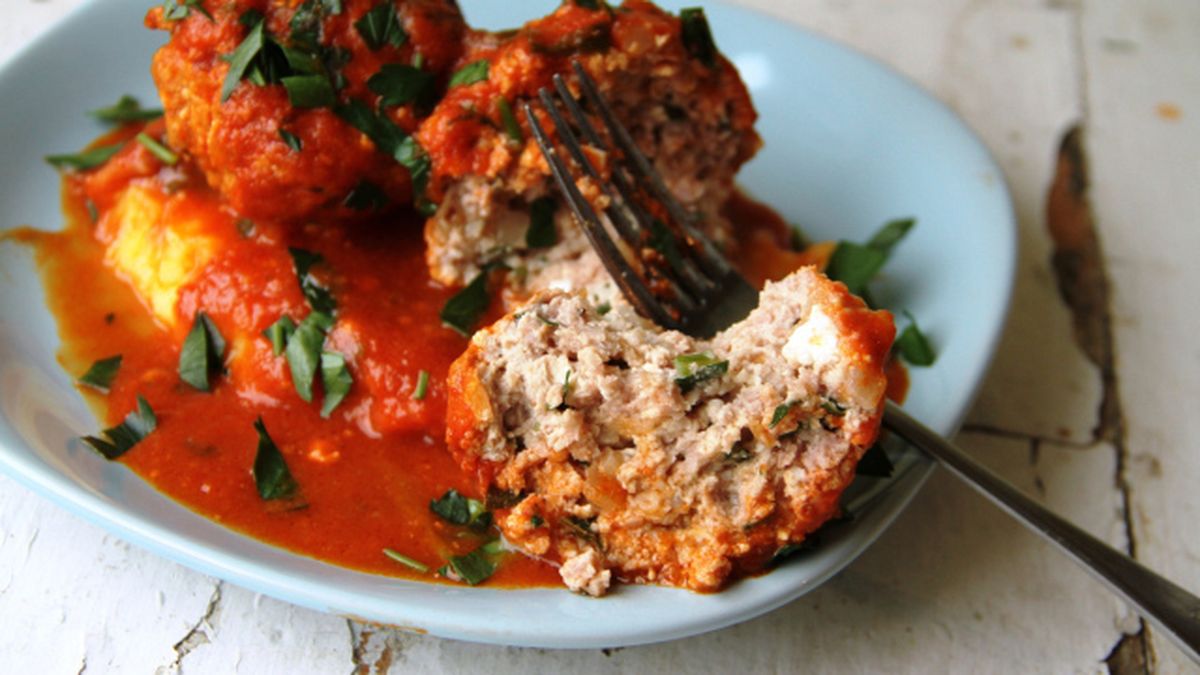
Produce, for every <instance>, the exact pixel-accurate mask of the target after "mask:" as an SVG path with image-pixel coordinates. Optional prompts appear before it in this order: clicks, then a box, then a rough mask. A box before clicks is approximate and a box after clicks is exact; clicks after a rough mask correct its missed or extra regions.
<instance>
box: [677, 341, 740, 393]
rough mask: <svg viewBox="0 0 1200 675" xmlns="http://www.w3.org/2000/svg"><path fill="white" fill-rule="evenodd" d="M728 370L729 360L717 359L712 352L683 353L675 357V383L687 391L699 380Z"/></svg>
mask: <svg viewBox="0 0 1200 675" xmlns="http://www.w3.org/2000/svg"><path fill="white" fill-rule="evenodd" d="M728 371H729V361H727V360H726V361H718V360H717V357H716V356H714V355H713V353H712V352H707V351H706V352H698V353H695V354H683V355H682V356H676V357H675V374H676V375H677V376H678V377H676V378H675V384H677V385H679V389H680V390H681V391H682V392H683V393H685V394H686V393H688V392H689V391H691V390H692V389H695V388H696V385H698V384H700V383H701V382H706V381H708V380H711V379H713V378H717V377H720V376H722V375H724V374H725V373H727V372H728Z"/></svg>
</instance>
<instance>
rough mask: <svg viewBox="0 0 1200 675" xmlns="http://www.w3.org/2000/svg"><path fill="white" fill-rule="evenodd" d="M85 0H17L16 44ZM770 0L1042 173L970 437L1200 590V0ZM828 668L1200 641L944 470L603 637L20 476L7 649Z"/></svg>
mask: <svg viewBox="0 0 1200 675" xmlns="http://www.w3.org/2000/svg"><path fill="white" fill-rule="evenodd" d="M101 1H103V0H101ZM79 2H80V0H6V2H5V5H4V19H3V21H0V61H2V60H4V59H7V58H8V57H9V56H10V55H12V54H13V53H15V52H16V50H18V49H19V48H20V47H21V46H23V45H24V44H26V43H27V42H28V41H29V40H31V39H33V38H34V37H36V36H37V35H38V34H39V33H40V32H41V31H43V30H45V29H46V28H47V27H48V26H49V25H51V24H52V23H53V22H54V21H55V20H56V19H57V18H59V17H61V16H63V15H64V14H65V13H66V12H68V11H69V10H70V9H71V8H72V7H74V6H76V5H77V4H79ZM147 4H148V5H149V4H150V2H149V0H147ZM748 4H753V5H757V6H758V7H759V8H761V9H762V10H764V11H767V12H770V13H773V14H776V15H778V16H779V17H780V18H782V19H784V20H788V21H793V22H796V23H798V24H800V25H803V26H806V27H808V28H811V29H813V30H816V31H818V32H821V33H825V34H828V35H830V36H833V37H835V38H837V39H838V40H841V41H843V42H846V43H849V44H851V45H853V46H855V47H857V48H859V49H861V50H863V51H865V52H867V53H869V54H872V55H874V56H876V57H878V58H879V59H880V60H882V61H884V62H886V63H888V64H890V65H891V66H893V67H894V68H896V69H898V70H900V71H901V72H903V73H905V74H907V75H909V76H911V77H912V78H914V79H915V80H917V81H918V82H920V83H921V84H923V85H924V86H925V87H927V88H928V89H929V90H931V91H933V92H934V93H935V94H936V95H937V96H939V97H940V98H942V99H943V100H945V101H946V102H948V103H949V104H950V105H951V106H952V107H953V108H954V109H956V110H957V111H958V112H959V113H961V114H962V116H963V117H964V118H965V119H966V120H967V122H968V123H969V124H970V125H971V126H972V127H974V128H975V129H976V130H977V131H978V132H979V134H980V135H981V136H982V137H983V139H984V141H985V142H986V143H987V144H988V145H989V146H990V147H991V149H992V150H993V152H994V153H995V154H996V156H997V158H998V160H999V161H1000V164H1001V166H1002V167H1003V168H1004V171H1005V174H1006V177H1007V179H1008V182H1009V185H1010V186H1011V189H1012V192H1013V195H1014V198H1015V200H1016V207H1017V213H1018V215H1019V218H1020V226H1021V236H1020V244H1021V256H1020V271H1019V280H1018V284H1017V291H1016V298H1015V304H1014V308H1013V314H1012V317H1011V319H1010V321H1009V325H1008V330H1007V332H1006V335H1005V338H1004V340H1003V344H1002V346H1001V348H1000V353H999V356H998V357H997V359H996V362H995V365H994V367H993V369H992V372H991V375H990V376H989V377H988V380H987V384H986V386H985V388H984V390H983V392H982V394H981V396H980V398H979V401H978V404H977V405H976V406H975V410H974V412H973V414H972V415H971V417H970V420H969V422H968V424H967V426H966V427H965V429H964V430H963V432H962V433H961V435H960V436H959V441H960V442H961V444H962V445H964V446H966V447H967V448H969V449H971V450H972V451H973V453H974V454H975V455H976V456H977V457H979V458H980V459H982V460H983V461H985V462H986V463H987V464H988V465H990V466H992V467H993V468H994V469H996V470H997V471H999V472H1000V473H1002V474H1003V475H1005V476H1007V477H1008V478H1009V479H1011V480H1012V481H1014V482H1016V483H1017V484H1018V485H1019V486H1021V487H1023V488H1024V489H1025V490H1027V491H1028V492H1029V493H1031V494H1034V495H1036V496H1038V497H1039V498H1041V499H1043V500H1044V501H1045V502H1046V503H1047V504H1049V505H1050V506H1051V507H1052V508H1054V509H1056V510H1058V511H1059V512H1061V513H1063V514H1065V515H1066V516H1068V517H1069V518H1072V519H1073V520H1075V521H1076V522H1077V523H1079V524H1080V525H1082V526H1084V527H1085V528H1087V529H1089V530H1090V531H1092V532H1093V533H1095V534H1097V535H1098V536H1100V537H1102V538H1104V539H1107V540H1108V541H1109V542H1111V543H1112V544H1114V545H1116V546H1119V547H1123V548H1126V549H1129V550H1131V551H1133V553H1134V554H1135V555H1136V557H1137V558H1138V559H1140V560H1142V561H1144V562H1145V563H1146V564H1148V565H1149V566H1150V567H1153V568H1155V569H1157V570H1159V571H1161V572H1163V573H1165V574H1166V575H1167V576H1169V577H1171V578H1173V579H1175V580H1176V581H1177V582H1179V583H1181V584H1182V585H1183V586H1185V587H1188V588H1190V589H1191V590H1193V591H1200V536H1198V535H1197V533H1196V523H1197V522H1198V521H1200V490H1198V489H1197V485H1198V484H1200V453H1197V452H1196V450H1195V448H1196V447H1197V445H1198V444H1200V441H1197V440H1195V439H1197V438H1200V414H1197V412H1196V410H1195V409H1194V408H1193V407H1192V406H1194V405H1196V402H1197V399H1198V398H1200V346H1197V344H1198V343H1197V340H1196V335H1198V334H1200V313H1197V312H1194V311H1193V309H1194V303H1195V302H1196V301H1195V299H1194V298H1195V297H1196V291H1197V290H1200V268H1198V267H1197V265H1196V263H1195V258H1196V256H1197V254H1200V4H1198V3H1196V2H1194V1H1192V0H1175V1H1172V0H908V1H907V2H889V1H886V0H777V1H774V2H772V1H771V0H752V1H751V2H749V3H748ZM963 226H964V227H970V223H963ZM1168 430H1170V431H1168ZM802 669H803V670H805V671H811V672H892V673H901V672H918V673H923V672H997V673H1013V672H1020V673H1033V672H1046V673H1065V672H1103V671H1105V670H1106V669H1107V670H1109V671H1112V672H1118V673H1141V672H1163V673H1174V672H1187V671H1193V670H1195V669H1196V668H1195V666H1193V665H1191V664H1189V663H1188V662H1187V661H1186V660H1185V658H1184V657H1183V656H1182V655H1181V653H1180V652H1179V651H1177V650H1176V649H1175V648H1174V647H1172V646H1171V645H1170V644H1168V643H1167V642H1166V641H1165V640H1163V639H1162V638H1161V636H1159V635H1157V634H1156V633H1155V632H1154V630H1153V629H1151V628H1149V627H1147V626H1146V625H1145V624H1143V623H1142V622H1141V621H1140V620H1139V619H1138V617H1137V616H1136V615H1134V614H1132V613H1131V612H1130V611H1129V610H1128V609H1126V608H1125V607H1124V606H1123V605H1122V604H1121V603H1120V602H1118V601H1117V600H1115V599H1114V598H1113V597H1112V596H1111V595H1109V594H1108V592H1107V591H1105V590H1104V589H1103V588H1102V587H1101V586H1100V585H1099V584H1098V583H1096V582H1093V581H1091V580H1090V579H1089V578H1088V577H1087V576H1086V575H1085V574H1083V573H1082V572H1081V571H1080V570H1078V569H1077V568H1076V567H1075V566H1074V565H1072V564H1071V563H1070V562H1067V561H1066V560H1065V559H1064V558H1063V557H1061V556H1060V555H1059V554H1058V553H1056V552H1054V551H1053V550H1051V549H1050V547H1049V546H1048V545H1047V544H1044V543H1042V542H1041V541H1040V540H1038V539H1037V538H1035V537H1034V536H1033V535H1031V534H1028V533H1027V532H1025V531H1024V530H1023V529H1022V528H1021V527H1020V526H1018V525H1016V524H1014V523H1013V522H1011V521H1010V520H1009V519H1008V518H1007V517H1006V516H1004V515H1002V514H1001V513H999V512H998V511H997V510H996V509H994V508H993V507H991V506H990V505H988V504H987V503H985V502H984V501H983V500H982V499H981V498H979V497H977V496H976V495H975V494H973V493H972V492H970V491H969V490H968V489H967V488H965V487H963V486H961V485H959V484H958V483H957V482H956V481H955V480H954V479H952V478H950V477H949V476H947V475H945V474H942V473H939V474H937V475H935V477H934V478H933V479H932V480H931V481H930V482H929V483H928V484H927V485H926V487H925V488H924V489H923V490H922V492H921V494H920V495H919V496H918V497H917V499H916V500H915V501H914V503H913V504H912V506H911V507H910V508H909V509H908V510H907V511H906V512H905V513H904V515H903V516H901V518H900V519H899V521H898V522H897V523H896V524H895V526H894V527H892V528H891V530H889V531H888V532H887V533H886V534H885V535H884V536H883V538H882V539H881V540H880V541H879V542H878V543H877V544H875V545H874V546H873V547H872V548H871V549H870V550H869V551H867V553H866V554H865V555H863V556H862V558H861V559H859V560H858V561H857V562H855V563H854V564H853V565H851V566H850V567H849V568H848V569H847V570H845V571H844V572H843V573H842V574H841V575H839V576H838V577H837V578H836V579H835V580H833V581H832V582H830V583H828V584H826V585H824V586H823V587H821V588H820V589H818V590H817V591H815V592H813V593H811V594H809V595H807V596H805V597H803V598H801V599H800V600H798V601H796V602H794V603H792V604H791V605H789V606H787V607H785V608H783V609H781V610H778V611H775V612H772V613H771V614H768V615H766V616H764V617H761V618H759V619H757V620H754V621H750V622H748V623H745V624H743V625H740V626H737V627H734V628H731V629H727V630H724V631H720V632H717V633H712V634H708V635H703V636H700V637H696V638H692V639H688V640H681V641H677V642H672V643H668V644H662V645H655V646H649V647H638V648H629V649H616V650H605V651H586V652H553V651H543V650H531V649H504V648H496V647H486V646H480V645H472V644H463V643H457V642H451V641H444V640H438V639H434V638H426V637H419V636H414V635H408V634H401V633H395V632H391V631H387V630H377V629H375V628H372V627H369V626H364V625H360V624H357V623H355V622H352V621H347V620H346V619H343V618H341V617H337V616H331V615H325V614H319V613H315V612H312V611H308V610H304V609H300V608H297V607H293V606H290V605H287V604H284V603H281V602H277V601H275V600H272V599H270V598H264V597H260V596H257V595H255V594H253V593H250V592H248V591H245V590H242V589H240V588H237V587H235V586H231V585H229V584H225V583H222V582H220V581H217V580H215V579H210V578H208V577H205V576H203V575H200V574H197V573H195V572H192V571H191V570H188V569H185V568H183V567H180V566H178V565H176V564H174V563H171V562H167V561H165V560H162V559H160V558H157V557H155V556H153V555H151V554H149V553H146V552H144V551H142V550H139V549H136V548H133V547H131V546H129V545H128V544H126V543H124V542H122V541H120V540H118V539H116V538H114V537H112V536H110V535H108V534H106V533H105V532H104V531H102V530H99V529H97V528H96V527H93V526H91V525H89V524H86V523H83V522H81V521H80V520H78V519H76V518H75V517H73V516H70V515H67V514H66V513H65V512H63V511H61V510H60V509H59V508H57V507H55V506H53V505H51V504H50V503H48V502H46V501H44V500H43V499H41V498H40V497H37V496H35V495H33V494H30V493H29V492H27V491H26V490H25V489H23V488H21V487H18V486H17V485H15V484H14V483H13V482H12V481H10V480H8V479H7V478H0V672H5V673H18V672H20V673H76V672H84V671H89V672H117V671H121V672H135V673H153V672H163V673H170V672H214V673H224V672H234V671H238V672H246V673H256V674H257V673H274V672H279V673H307V672H320V673H325V672H345V671H349V670H356V671H361V672H389V671H390V672H443V671H449V672H468V671H476V670H486V671H487V672H491V673H503V672H580V673H583V672H597V673H598V672H632V673H643V672H690V671H697V672H719V673H729V672H779V671H782V672H789V671H797V670H802Z"/></svg>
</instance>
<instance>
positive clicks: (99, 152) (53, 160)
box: [46, 143, 123, 171]
mask: <svg viewBox="0 0 1200 675" xmlns="http://www.w3.org/2000/svg"><path fill="white" fill-rule="evenodd" d="M122 146H123V144H121V143H117V144H116V145H102V146H100V147H98V148H92V149H91V150H84V151H83V152H79V153H75V154H73V155H47V156H46V161H47V162H48V163H49V164H50V165H51V166H53V167H54V168H56V169H74V170H76V171H86V170H88V169H94V168H96V167H98V166H100V165H101V164H104V163H105V162H107V161H108V160H109V159H111V158H112V156H113V155H115V154H117V151H118V150H120V149H121V148H122Z"/></svg>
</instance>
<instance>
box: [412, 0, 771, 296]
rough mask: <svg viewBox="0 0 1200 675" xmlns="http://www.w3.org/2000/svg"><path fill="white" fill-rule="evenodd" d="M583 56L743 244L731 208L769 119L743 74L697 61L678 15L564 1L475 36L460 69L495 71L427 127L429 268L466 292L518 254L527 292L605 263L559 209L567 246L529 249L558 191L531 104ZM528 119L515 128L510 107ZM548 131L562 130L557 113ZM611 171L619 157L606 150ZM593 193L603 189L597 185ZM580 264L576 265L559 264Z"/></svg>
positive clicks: (686, 196) (644, 5)
mask: <svg viewBox="0 0 1200 675" xmlns="http://www.w3.org/2000/svg"><path fill="white" fill-rule="evenodd" d="M571 60H578V61H579V62H580V63H581V64H582V65H583V67H584V68H585V69H586V70H587V72H588V73H589V74H590V75H591V76H592V78H593V79H595V80H596V81H597V83H598V85H599V87H600V89H601V92H602V94H603V95H604V96H605V97H606V98H607V99H608V100H609V102H610V103H611V104H612V106H613V107H614V109H615V110H616V112H617V116H618V117H619V118H620V120H621V121H622V123H623V124H624V125H625V126H626V127H627V128H628V129H629V130H630V132H631V133H632V135H633V137H634V139H635V141H636V142H637V144H638V146H639V147H640V148H641V149H642V150H643V151H644V152H645V153H646V154H647V155H648V156H649V157H650V159H651V160H652V161H653V163H654V165H655V166H656V167H657V169H658V170H659V172H660V173H661V174H662V175H663V176H664V178H665V180H666V182H667V184H668V187H669V188H670V189H671V190H672V191H673V193H674V194H675V195H676V196H677V197H678V198H679V199H680V200H681V201H682V202H683V203H684V204H685V206H687V207H688V208H689V209H692V210H695V211H698V212H700V213H702V214H703V215H704V216H705V223H706V228H707V230H708V231H709V233H710V234H712V235H714V237H715V238H717V239H718V240H720V241H722V242H728V241H730V240H731V239H732V237H731V236H730V233H729V231H728V230H729V225H728V223H727V221H725V220H724V219H723V218H722V217H721V215H720V207H721V205H722V204H724V202H725V201H726V200H727V198H728V197H729V194H730V192H731V190H732V189H733V178H734V175H735V174H736V172H737V170H738V168H739V167H740V166H741V165H742V164H743V163H744V162H746V161H747V160H748V159H749V158H750V157H751V156H753V154H754V153H755V152H756V151H757V149H758V147H759V144H760V141H759V138H758V136H757V134H756V133H755V132H754V121H755V118H756V113H755V111H754V108H753V105H752V104H751V102H750V97H749V94H748V92H747V90H746V87H745V85H744V84H743V82H742V81H741V79H740V78H739V76H738V74H737V71H736V70H735V69H734V67H733V66H732V64H730V63H729V62H728V61H727V60H726V59H725V58H724V57H722V56H720V55H719V54H717V55H716V56H715V59H714V60H712V61H711V62H710V64H711V65H710V64H706V63H705V62H704V60H702V59H700V58H697V57H695V56H693V55H692V53H690V52H689V49H688V46H687V45H686V44H685V42H684V39H683V36H682V27H681V22H680V20H679V18H678V17H676V16H674V15H672V14H670V13H668V12H665V11H663V10H661V9H659V8H657V7H655V6H653V5H652V4H650V3H648V2H643V1H642V0H628V1H627V2H625V3H624V4H622V5H621V6H619V7H615V8H610V7H607V6H605V5H604V3H599V8H598V9H587V8H586V7H583V6H581V4H580V3H564V5H563V6H562V7H560V8H559V9H558V10H556V11H555V12H554V13H553V14H551V15H549V16H547V17H545V18H542V19H539V20H536V21H533V22H531V23H529V24H526V25H525V26H524V27H522V28H521V29H519V30H517V31H512V32H508V33H502V34H488V33H480V32H475V33H471V34H470V35H469V37H468V38H467V48H466V50H465V52H464V54H463V56H462V58H461V59H460V65H466V64H470V63H476V62H479V61H483V62H486V63H487V64H488V71H487V78H486V79H485V80H482V81H479V82H476V83H473V84H469V85H465V86H456V87H451V88H450V89H449V91H448V92H447V95H446V97H445V98H444V99H443V100H442V102H441V103H440V104H439V105H438V106H437V108H436V109H435V110H434V112H433V114H432V115H431V116H430V117H429V119H427V120H426V121H425V122H423V123H422V125H421V128H420V129H419V131H418V132H417V135H418V138H419V139H420V141H421V144H422V145H423V146H424V147H425V148H426V149H427V150H428V151H429V153H430V157H431V159H432V165H433V178H432V181H433V183H432V188H433V192H434V195H435V199H436V200H437V201H438V202H440V209H439V210H438V211H437V213H436V214H435V215H434V216H433V217H432V218H430V220H429V221H428V223H427V224H426V242H427V244H428V254H427V261H428V263H429V267H430V270H431V273H432V275H433V276H434V278H435V279H438V280H439V281H441V282H443V283H446V284H462V283H466V282H468V281H470V279H471V278H473V277H474V275H476V274H477V273H478V272H479V270H480V267H481V265H482V263H485V262H489V261H492V260H495V259H496V258H497V257H504V258H505V261H506V262H507V263H508V264H509V266H510V267H512V268H514V269H522V270H524V271H525V272H527V274H523V275H520V276H518V277H514V276H512V275H510V277H509V284H510V286H512V285H514V284H517V285H519V284H524V285H525V289H524V290H525V291H526V293H530V292H534V291H538V290H543V289H547V288H568V287H569V288H578V287H584V286H586V285H587V280H588V279H591V278H594V277H595V276H596V270H598V269H599V261H598V260H597V259H596V258H595V256H594V254H592V253H591V251H590V250H588V247H587V246H586V243H585V242H583V240H582V237H581V235H580V234H579V233H578V231H577V230H578V228H576V227H574V226H573V225H572V224H571V222H570V219H569V218H568V217H565V215H566V210H565V208H563V207H561V206H560V207H559V209H560V214H559V217H557V218H556V221H557V222H558V224H559V227H558V240H559V242H561V243H560V244H559V246H558V247H556V249H555V250H547V249H538V250H529V249H528V247H527V246H526V243H525V232H526V230H527V228H528V225H529V205H530V203H531V202H533V201H534V200H536V199H539V198H541V197H545V196H547V195H552V193H553V188H552V186H551V179H550V177H549V176H550V174H549V168H548V166H547V165H546V162H545V160H544V159H543V158H542V156H541V153H540V152H539V150H538V148H537V145H536V144H535V143H534V141H533V139H532V136H531V135H530V132H529V127H528V123H527V121H526V120H525V117H524V114H523V113H522V111H521V105H522V104H523V103H524V102H526V101H531V100H534V99H535V98H536V93H537V90H538V89H539V88H541V87H545V86H549V85H551V78H552V76H553V75H554V74H556V73H563V74H566V75H568V81H569V83H570V86H571V87H572V88H573V90H575V91H576V93H577V92H578V90H577V84H576V83H575V82H574V78H573V76H570V70H571V67H570V62H571ZM506 104H507V106H508V108H509V109H511V110H512V111H513V113H514V116H513V119H515V122H516V125H517V127H518V129H513V127H512V119H509V120H506V117H505V111H504V106H505V105H506ZM539 114H540V117H541V119H542V125H543V127H546V128H547V129H550V127H551V125H550V124H549V120H548V119H547V118H546V117H545V115H544V112H542V113H539ZM593 156H594V158H595V160H596V162H597V163H598V164H599V165H600V169H601V171H602V172H604V171H606V170H607V169H606V157H604V156H603V155H602V154H601V153H593ZM582 187H583V189H584V192H585V194H589V193H590V194H592V195H594V194H595V186H594V185H588V184H583V185H582ZM558 262H567V263H569V264H566V265H556V264H555V263H558Z"/></svg>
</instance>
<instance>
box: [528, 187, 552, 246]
mask: <svg viewBox="0 0 1200 675" xmlns="http://www.w3.org/2000/svg"><path fill="white" fill-rule="evenodd" d="M554 208H555V204H554V198H553V197H542V198H540V199H535V200H534V201H533V203H532V204H530V205H529V229H528V230H525V246H527V247H529V248H547V247H549V246H553V245H555V244H556V243H558V230H556V229H555V228H554Z"/></svg>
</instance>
